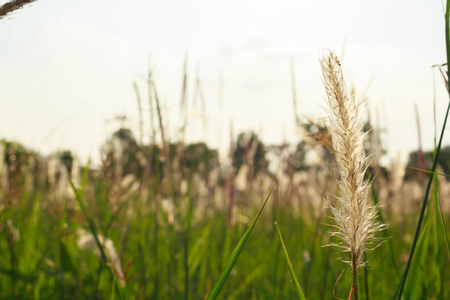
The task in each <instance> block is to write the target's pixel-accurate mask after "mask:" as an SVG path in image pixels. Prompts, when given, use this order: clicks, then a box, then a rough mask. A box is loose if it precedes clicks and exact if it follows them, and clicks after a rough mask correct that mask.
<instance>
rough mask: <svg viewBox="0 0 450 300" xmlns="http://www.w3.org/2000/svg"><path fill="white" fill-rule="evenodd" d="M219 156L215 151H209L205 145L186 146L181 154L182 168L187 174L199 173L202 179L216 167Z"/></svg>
mask: <svg viewBox="0 0 450 300" xmlns="http://www.w3.org/2000/svg"><path fill="white" fill-rule="evenodd" d="M218 159H219V154H218V152H217V150H215V149H210V148H208V146H207V145H206V144H205V143H194V144H189V145H187V147H186V149H185V151H184V153H183V159H182V160H183V163H182V165H183V167H184V168H185V170H186V171H187V173H194V172H196V173H199V174H201V175H202V176H203V177H206V176H207V174H208V173H209V172H210V171H211V170H212V169H213V168H214V167H216V166H217V164H218Z"/></svg>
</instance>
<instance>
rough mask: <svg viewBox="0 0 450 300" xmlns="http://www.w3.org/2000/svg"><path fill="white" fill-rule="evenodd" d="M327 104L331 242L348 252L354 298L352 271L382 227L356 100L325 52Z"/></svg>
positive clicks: (332, 57) (361, 262) (336, 64)
mask: <svg viewBox="0 0 450 300" xmlns="http://www.w3.org/2000/svg"><path fill="white" fill-rule="evenodd" d="M320 63H321V65H322V72H323V80H324V85H325V90H326V93H327V98H328V104H329V111H328V114H329V118H330V121H331V136H332V142H333V150H334V155H335V158H336V162H337V166H338V169H339V173H340V179H339V180H338V185H339V191H340V194H339V195H338V196H337V197H336V198H337V203H336V205H332V206H331V211H332V214H333V219H334V221H335V224H334V227H335V228H336V231H335V232H333V233H332V235H333V236H336V237H338V238H339V239H340V240H341V241H342V243H340V244H334V245H336V246H338V247H339V248H340V249H341V250H343V251H345V252H350V253H351V261H349V263H350V264H351V266H352V270H353V277H354V281H353V282H354V286H353V293H355V298H356V299H357V282H356V270H357V268H359V267H361V266H363V265H364V260H363V254H364V252H365V251H366V250H367V245H368V244H370V242H371V241H373V240H374V235H375V233H376V232H377V231H379V230H380V229H381V228H382V226H381V225H380V224H379V223H378V222H377V209H378V208H377V207H375V206H374V205H372V204H371V203H370V202H369V199H368V193H369V188H370V183H369V182H368V180H366V179H365V178H364V175H365V173H366V170H367V167H368V165H369V162H370V161H369V158H368V157H367V156H366V154H365V151H364V140H365V137H366V133H364V131H363V126H364V124H363V122H362V121H361V119H360V117H359V115H358V113H359V103H357V102H356V101H355V99H354V98H353V97H352V96H351V95H349V94H348V93H347V89H346V86H345V82H344V78H343V75H342V70H341V65H340V62H339V60H338V58H337V57H336V56H335V55H334V54H333V53H332V52H329V53H327V54H326V55H324V58H323V59H322V60H321V61H320Z"/></svg>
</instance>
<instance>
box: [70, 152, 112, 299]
mask: <svg viewBox="0 0 450 300" xmlns="http://www.w3.org/2000/svg"><path fill="white" fill-rule="evenodd" d="M89 164H90V161H88V163H87V164H86V166H85V168H84V171H83V175H82V178H81V185H80V188H79V189H78V188H76V187H75V185H74V184H73V182H72V180H71V179H69V184H70V187H71V188H72V190H73V192H74V194H75V198H76V200H77V202H78V204H79V205H80V208H81V211H82V212H83V215H84V217H85V218H86V221H87V223H88V226H89V230H90V231H91V233H92V235H93V236H94V239H95V243H96V244H97V247H98V249H99V250H100V255H101V257H102V260H103V263H105V264H106V263H107V262H108V259H107V257H106V253H105V250H104V247H103V245H102V243H101V242H100V239H99V237H98V234H97V230H96V228H95V224H94V221H93V220H92V218H91V217H90V216H89V214H88V213H87V209H86V206H85V205H84V202H83V195H84V191H85V190H86V184H87V178H88V172H89ZM107 269H108V270H109V272H110V274H111V276H112V277H113V278H115V275H114V272H113V271H112V270H111V268H109V267H108V268H107ZM114 282H115V284H114V286H115V288H116V291H117V294H118V296H119V298H120V299H121V294H120V290H119V286H118V285H117V282H116V281H114Z"/></svg>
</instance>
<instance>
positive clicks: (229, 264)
mask: <svg viewBox="0 0 450 300" xmlns="http://www.w3.org/2000/svg"><path fill="white" fill-rule="evenodd" d="M274 186H275V183H273V184H272V187H271V188H270V191H269V194H268V195H267V197H266V200H265V201H264V203H263V204H262V206H261V208H260V209H259V211H258V214H257V215H256V217H255V219H254V220H253V222H252V224H251V225H250V227H249V228H248V229H247V231H246V232H245V233H244V235H243V236H242V237H241V239H240V241H239V243H238V244H237V245H236V247H235V248H234V250H233V252H232V253H231V255H230V258H228V261H227V264H226V265H225V268H224V269H223V271H222V273H221V274H220V277H219V279H218V280H217V281H216V283H215V284H214V286H213V287H212V289H211V293H209V295H208V298H207V300H212V299H216V298H217V296H218V295H219V293H220V290H221V289H222V287H223V286H224V284H225V281H227V278H228V275H230V272H231V270H232V269H233V267H234V264H235V263H236V261H237V259H238V257H239V254H241V252H242V249H243V248H244V246H245V243H246V242H247V239H248V237H249V236H250V233H251V232H252V230H253V227H255V224H256V221H258V218H259V216H260V215H261V213H262V211H263V209H264V206H266V203H267V200H269V197H270V194H272V190H273V188H274Z"/></svg>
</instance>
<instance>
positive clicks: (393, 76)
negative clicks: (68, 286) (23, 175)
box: [0, 0, 450, 159]
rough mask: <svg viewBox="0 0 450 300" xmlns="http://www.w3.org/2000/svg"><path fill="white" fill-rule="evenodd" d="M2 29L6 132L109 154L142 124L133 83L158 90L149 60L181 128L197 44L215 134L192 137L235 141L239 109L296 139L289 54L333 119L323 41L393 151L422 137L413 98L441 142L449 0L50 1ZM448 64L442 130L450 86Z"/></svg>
mask: <svg viewBox="0 0 450 300" xmlns="http://www.w3.org/2000/svg"><path fill="white" fill-rule="evenodd" d="M5 2H7V1H5V0H1V1H0V4H3V3H5ZM0 36H1V39H0V138H7V139H12V140H16V141H19V142H21V143H23V144H24V145H25V146H28V147H31V148H33V149H35V150H39V151H41V152H43V153H49V152H51V151H55V150H58V149H72V150H73V151H74V152H75V153H76V154H78V155H79V156H81V157H82V158H83V159H86V158H87V157H88V156H90V157H93V158H94V159H98V149H99V147H100V145H101V144H102V143H103V142H104V141H105V139H106V138H107V136H108V135H109V134H111V132H112V131H113V130H114V129H117V128H118V126H119V125H120V123H118V122H117V121H113V120H114V117H115V116H117V115H123V114H125V115H127V116H128V121H126V122H125V125H127V126H130V127H132V128H136V126H137V123H138V112H137V111H138V110H137V101H136V96H135V92H134V90H133V81H134V80H136V81H137V83H138V85H139V88H140V92H141V94H142V97H143V98H145V97H146V82H145V77H146V76H147V72H148V70H149V67H150V66H151V69H152V73H153V75H154V80H155V83H156V86H157V88H158V93H159V96H160V98H161V101H162V105H163V107H164V108H163V110H164V117H165V120H166V122H168V124H169V125H168V127H170V128H171V129H172V130H171V133H170V137H171V138H172V139H175V138H176V134H175V130H174V129H175V128H178V127H179V126H181V123H182V122H181V120H180V119H181V118H180V114H179V103H180V96H181V81H182V70H183V60H184V55H185V54H186V53H187V54H188V73H189V80H190V81H189V82H188V103H189V104H188V105H189V107H190V108H189V110H195V109H196V108H195V107H194V78H195V74H196V73H197V70H198V74H199V77H200V79H201V81H202V85H203V90H204V95H205V102H206V103H205V105H206V114H207V116H208V120H209V121H208V123H207V126H206V129H205V131H204V130H203V129H202V126H201V124H202V122H203V121H202V120H201V119H200V118H198V117H190V119H189V120H190V123H189V127H188V131H187V136H188V138H189V139H190V140H203V141H206V142H208V143H209V144H211V145H212V146H214V147H219V148H221V149H226V148H227V146H228V143H229V142H228V141H229V128H230V121H231V120H232V122H233V127H234V132H235V134H237V133H238V132H240V131H243V130H254V131H256V132H258V133H259V134H260V136H261V138H262V139H263V140H264V142H266V143H281V142H283V140H287V141H290V142H292V143H294V142H295V141H296V140H298V137H297V136H296V135H295V124H294V117H293V116H294V114H293V111H292V110H293V108H292V94H291V93H292V90H291V77H290V63H289V61H290V59H291V58H292V59H293V60H294V65H295V73H296V89H297V94H298V99H299V101H298V112H299V114H300V115H302V116H304V117H311V118H324V117H325V116H326V113H325V111H324V109H323V106H324V104H325V92H324V89H323V84H322V80H321V70H320V65H319V58H320V57H321V55H322V51H323V49H324V48H327V49H332V50H335V52H336V53H337V54H338V55H339V56H340V55H342V53H344V57H343V59H342V66H343V70H344V76H345V79H346V82H347V85H348V86H351V85H355V86H356V89H357V91H358V92H359V93H360V95H363V94H364V95H365V96H366V97H367V98H368V100H369V106H368V108H369V109H370V111H371V115H372V116H374V117H375V116H377V115H378V116H379V117H378V119H379V121H380V126H382V127H383V128H384V129H386V130H387V133H386V134H385V135H384V136H383V142H384V146H385V147H386V148H387V149H388V150H389V155H390V156H392V157H393V156H395V155H396V153H397V152H399V151H400V152H401V153H403V156H404V157H406V153H407V152H408V151H411V150H413V149H416V148H417V145H418V138H417V127H416V123H415V114H414V103H416V104H417V106H418V108H419V113H420V118H421V124H422V132H423V143H424V147H425V148H426V149H431V147H432V146H433V138H434V122H433V89H434V85H433V71H432V69H431V66H432V65H433V64H438V63H443V62H445V60H446V58H445V43H444V9H443V4H442V1H440V0H412V1H411V0H410V1H406V0H396V1H392V0H379V1H357V0H352V1H350V0H339V1H331V0H321V1H292V0H291V1H283V0H276V1H275V0H274V1H253V0H250V1H235V0H228V1H220V2H219V1H211V0H210V1H206V0H202V1H200V0H199V1H181V0H171V1H144V0H135V1H121V0H108V1H103V0H98V1H93V0H77V1H68V0H38V1H36V2H34V3H33V4H32V5H28V6H26V7H24V8H23V9H21V10H18V11H16V12H14V13H13V14H11V15H9V16H8V17H6V18H4V19H1V20H0ZM344 46H345V47H344ZM344 48H345V51H344ZM219 74H222V76H223V99H224V103H223V106H222V107H221V106H220V103H219V99H220V97H219V95H220V92H219V90H220V89H219V87H220V84H219V82H220V80H219V78H220V76H219ZM435 75H436V76H435V77H436V80H435V81H436V84H435V86H436V94H437V98H436V99H437V100H436V101H437V114H438V126H439V127H440V126H441V125H442V121H443V118H444V113H445V109H446V106H447V103H448V96H446V91H445V89H444V85H443V83H442V78H441V77H440V74H438V73H436V74H435ZM198 104H199V103H197V106H198V107H197V109H198V108H199V107H200V105H198ZM144 109H145V111H144V113H145V114H144V117H145V126H146V132H147V133H148V132H149V122H148V118H149V117H148V105H147V103H145V106H144ZM449 142H450V136H448V134H447V137H446V138H445V144H449Z"/></svg>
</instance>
